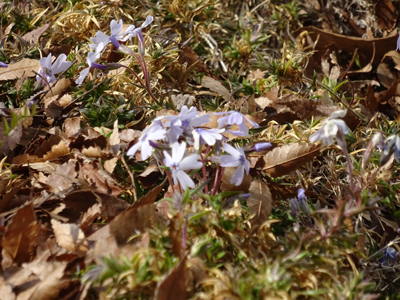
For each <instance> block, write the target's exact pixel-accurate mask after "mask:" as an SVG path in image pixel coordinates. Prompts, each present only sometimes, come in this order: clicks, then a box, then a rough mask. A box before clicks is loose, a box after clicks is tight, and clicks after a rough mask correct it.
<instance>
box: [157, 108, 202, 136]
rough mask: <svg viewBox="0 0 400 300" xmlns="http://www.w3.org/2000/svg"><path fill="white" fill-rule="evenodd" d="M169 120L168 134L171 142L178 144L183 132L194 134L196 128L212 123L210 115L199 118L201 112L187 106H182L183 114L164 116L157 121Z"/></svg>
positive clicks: (166, 124) (166, 125) (167, 124)
mask: <svg viewBox="0 0 400 300" xmlns="http://www.w3.org/2000/svg"><path fill="white" fill-rule="evenodd" d="M162 119H164V120H167V121H168V122H166V123H165V124H164V126H165V127H169V128H170V129H169V130H168V132H167V136H168V139H169V142H170V143H171V144H173V143H176V142H177V141H178V138H179V137H180V136H181V135H182V133H183V131H184V130H186V131H188V132H192V131H193V129H194V128H195V127H198V126H201V125H204V124H206V123H208V122H209V121H210V114H204V115H201V116H199V111H198V110H197V109H196V107H194V106H192V107H191V108H190V109H188V107H187V106H186V105H184V106H182V109H181V112H180V113H179V114H178V115H177V116H162V117H158V118H156V120H162Z"/></svg>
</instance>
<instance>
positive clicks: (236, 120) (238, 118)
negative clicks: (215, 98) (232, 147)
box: [214, 110, 259, 136]
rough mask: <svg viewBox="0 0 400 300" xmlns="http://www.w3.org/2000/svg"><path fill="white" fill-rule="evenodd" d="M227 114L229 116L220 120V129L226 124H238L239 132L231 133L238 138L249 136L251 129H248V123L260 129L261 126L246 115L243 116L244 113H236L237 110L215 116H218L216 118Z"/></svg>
mask: <svg viewBox="0 0 400 300" xmlns="http://www.w3.org/2000/svg"><path fill="white" fill-rule="evenodd" d="M226 114H227V116H225V117H222V118H219V119H218V123H219V128H222V127H224V126H225V125H226V124H228V125H234V124H237V125H238V126H239V130H236V131H230V133H232V134H235V135H238V136H246V135H248V134H249V128H248V127H247V124H246V121H247V122H249V123H250V124H251V125H252V126H253V127H254V128H258V127H259V125H258V124H257V123H256V122H253V121H251V120H250V119H249V118H247V117H246V116H245V115H243V114H242V113H240V112H238V111H235V110H231V111H225V112H218V113H214V115H216V116H220V115H226Z"/></svg>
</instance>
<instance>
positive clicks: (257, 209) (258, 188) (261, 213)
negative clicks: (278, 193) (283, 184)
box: [247, 179, 273, 225]
mask: <svg viewBox="0 0 400 300" xmlns="http://www.w3.org/2000/svg"><path fill="white" fill-rule="evenodd" d="M249 192H250V194H251V196H250V197H249V198H248V199H247V206H248V207H249V208H250V213H251V214H252V215H254V217H253V218H252V219H251V223H252V224H258V225H261V224H262V223H264V222H265V221H267V220H268V218H269V216H270V214H271V209H272V201H273V200H272V195H271V192H270V190H269V188H268V185H267V184H266V183H265V182H263V181H262V180H261V179H258V180H253V182H252V183H251V185H250V189H249Z"/></svg>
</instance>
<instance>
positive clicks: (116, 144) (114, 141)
mask: <svg viewBox="0 0 400 300" xmlns="http://www.w3.org/2000/svg"><path fill="white" fill-rule="evenodd" d="M120 142H121V139H120V137H119V132H118V120H116V121H115V122H114V128H113V132H112V133H111V136H110V145H111V149H112V151H113V153H114V155H117V154H118V152H119V149H120ZM110 173H112V172H110Z"/></svg>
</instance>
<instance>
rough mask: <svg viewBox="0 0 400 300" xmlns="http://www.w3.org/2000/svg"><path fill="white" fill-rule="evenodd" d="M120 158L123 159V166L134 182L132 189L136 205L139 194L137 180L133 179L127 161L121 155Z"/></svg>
mask: <svg viewBox="0 0 400 300" xmlns="http://www.w3.org/2000/svg"><path fill="white" fill-rule="evenodd" d="M119 158H120V159H121V161H122V164H123V165H124V167H125V169H126V171H127V172H128V174H129V177H130V178H131V181H132V189H133V200H134V201H135V203H136V202H137V200H138V199H137V194H136V183H135V178H134V177H133V173H132V172H131V171H130V170H129V167H128V165H127V164H126V161H125V159H124V157H123V155H120V157H119Z"/></svg>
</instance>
